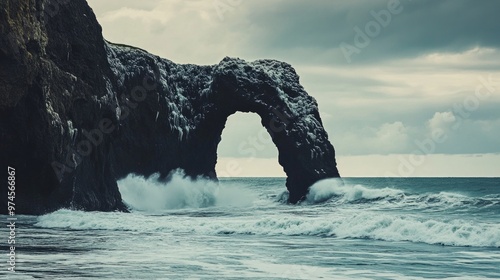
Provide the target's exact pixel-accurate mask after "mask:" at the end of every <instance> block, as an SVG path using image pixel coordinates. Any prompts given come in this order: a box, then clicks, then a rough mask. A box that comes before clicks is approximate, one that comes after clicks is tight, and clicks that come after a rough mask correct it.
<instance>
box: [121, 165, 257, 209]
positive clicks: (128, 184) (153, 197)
mask: <svg viewBox="0 0 500 280" xmlns="http://www.w3.org/2000/svg"><path fill="white" fill-rule="evenodd" d="M118 187H119V189H120V193H121V195H122V198H123V200H124V201H125V203H126V204H127V205H129V206H130V207H131V208H132V209H133V210H139V211H159V210H165V209H181V208H204V207H211V206H218V207H246V206H250V205H252V203H253V201H255V200H256V199H257V197H258V195H257V194H255V193H253V192H251V191H250V190H248V189H245V188H244V187H241V186H238V185H234V184H233V185H227V184H224V185H219V184H218V183H217V182H214V181H209V180H205V179H196V180H195V179H190V178H187V177H186V176H185V175H184V173H183V172H182V171H180V170H179V171H175V172H174V173H173V174H171V180H170V181H169V182H168V183H164V182H161V181H159V180H158V175H153V176H151V177H149V178H144V177H142V176H137V175H129V176H128V177H127V178H125V179H123V180H120V181H118Z"/></svg>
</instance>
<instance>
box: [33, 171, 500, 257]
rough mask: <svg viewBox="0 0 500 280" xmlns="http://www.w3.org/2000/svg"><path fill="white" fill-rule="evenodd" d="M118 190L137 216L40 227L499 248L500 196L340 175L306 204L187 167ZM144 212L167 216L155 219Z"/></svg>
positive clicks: (76, 217)
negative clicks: (378, 183) (410, 188)
mask: <svg viewBox="0 0 500 280" xmlns="http://www.w3.org/2000/svg"><path fill="white" fill-rule="evenodd" d="M119 187H120V191H121V193H122V196H123V198H124V200H125V201H126V202H127V204H129V205H130V207H131V208H132V209H133V210H134V211H133V213H130V214H126V213H86V212H79V211H71V210H60V211H57V212H55V213H52V214H48V215H45V216H41V217H39V218H38V223H37V224H36V225H37V226H40V227H46V228H69V229H72V230H95V229H99V230H112V231H116V230H118V231H122V230H123V231H136V232H145V233H147V232H166V233H168V232H170V233H189V234H198V235H220V234H225V235H227V234H235V235H272V236H280V235H283V236H311V237H314V236H316V237H330V238H341V239H352V238H355V239H372V240H385V241H408V242H417V243H428V244H440V245H449V246H474V247H497V248H498V247H500V224H499V223H498V222H496V220H495V219H488V215H490V214H492V215H493V214H494V215H497V214H498V213H499V211H500V196H499V195H486V196H482V197H473V196H466V195H463V194H458V193H450V192H438V193H421V194H416V193H413V194H411V193H405V192H404V191H402V190H399V189H396V188H384V187H379V188H370V187H368V186H363V185H352V184H351V185H350V184H342V183H340V182H339V181H338V180H336V179H334V180H324V181H321V182H318V183H317V184H315V185H313V186H312V187H311V190H310V192H309V195H308V196H307V198H306V201H305V202H304V203H302V204H301V205H288V204H284V203H281V202H280V201H279V199H278V201H277V200H276V195H274V196H268V195H262V194H263V192H264V191H266V190H267V188H268V187H259V186H257V187H254V188H250V187H249V186H248V185H245V184H241V183H240V184H236V183H228V182H224V183H223V184H222V183H221V184H218V183H217V182H213V181H207V180H192V179H188V178H186V177H185V176H184V174H183V173H182V172H176V173H175V174H173V176H172V180H171V181H170V182H169V183H167V184H165V183H162V182H159V181H158V178H157V177H156V176H153V177H151V178H143V177H138V176H129V177H128V178H126V179H124V180H122V181H120V182H119ZM283 187H284V186H283V185H276V186H274V188H273V189H271V190H270V191H271V192H272V193H278V192H279V191H282V188H283ZM259 190H260V195H259ZM278 198H279V196H278ZM262 200H265V202H261V201H262ZM257 201H259V203H256V202H257ZM429 209H430V210H431V211H429ZM462 210H463V211H462ZM144 211H147V212H148V213H151V212H152V213H155V214H157V213H159V214H160V215H153V216H150V215H147V214H148V213H144ZM461 211H462V212H461ZM488 211H489V212H488ZM457 213H466V214H465V215H457ZM495 213H496V214H495ZM145 214H146V215H145ZM474 215H478V216H480V217H482V219H481V220H477V219H476V218H474V217H475V216H474Z"/></svg>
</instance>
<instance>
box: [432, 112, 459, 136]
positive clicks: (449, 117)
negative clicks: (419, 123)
mask: <svg viewBox="0 0 500 280" xmlns="http://www.w3.org/2000/svg"><path fill="white" fill-rule="evenodd" d="M456 121H457V118H456V117H455V115H454V114H453V112H437V113H435V114H434V116H433V117H432V119H430V120H429V122H428V126H429V129H430V131H431V132H433V131H437V130H440V131H449V130H451V129H452V126H453V124H455V123H456Z"/></svg>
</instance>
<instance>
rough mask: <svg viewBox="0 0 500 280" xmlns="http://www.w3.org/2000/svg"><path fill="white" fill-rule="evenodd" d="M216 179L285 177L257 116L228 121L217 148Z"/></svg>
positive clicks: (239, 116) (239, 114)
mask: <svg viewBox="0 0 500 280" xmlns="http://www.w3.org/2000/svg"><path fill="white" fill-rule="evenodd" d="M216 172H217V177H219V178H228V177H229V178H230V177H286V173H285V172H284V171H283V167H282V166H281V165H280V164H279V161H278V149H277V147H276V145H275V144H274V143H273V140H272V138H271V135H270V134H269V132H268V131H267V129H266V128H265V127H263V126H262V124H261V118H260V116H259V115H258V114H256V113H246V112H236V113H235V114H232V115H230V116H229V117H228V119H227V121H226V124H225V127H224V129H223V131H222V135H221V141H220V142H219V144H218V146H217V164H216Z"/></svg>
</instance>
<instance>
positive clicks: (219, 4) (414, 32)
mask: <svg viewBox="0 0 500 280" xmlns="http://www.w3.org/2000/svg"><path fill="white" fill-rule="evenodd" d="M88 2H89V4H90V6H91V7H92V8H93V10H94V12H95V13H96V15H97V18H98V20H99V22H100V24H101V25H102V27H103V34H104V37H105V38H106V39H107V40H109V41H111V42H116V43H125V44H129V45H134V46H137V47H140V48H143V49H145V50H147V51H149V52H151V53H154V54H156V55H159V56H162V57H165V58H168V59H170V60H172V61H174V62H177V63H194V64H203V65H212V64H217V63H218V62H220V61H221V60H222V59H223V58H224V57H225V56H231V57H239V58H242V59H245V60H249V61H252V60H256V59H262V58H271V59H277V60H282V61H286V62H288V63H290V64H292V65H293V67H294V68H295V69H296V71H297V73H298V74H299V76H300V81H301V84H302V85H303V86H304V88H305V90H306V91H307V92H308V93H309V94H310V95H312V96H313V97H315V98H316V100H317V101H318V103H319V109H320V114H321V117H322V119H323V123H324V126H325V129H326V131H327V132H328V135H329V138H330V141H331V142H332V144H333V145H334V147H335V150H336V153H337V162H338V168H339V171H340V173H341V175H342V176H347V177H368V176H370V177H371V176H376V177H379V176H391V177H414V176H415V177H416V176H432V177H435V176H441V177H451V176H478V177H480V176H488V177H492V176H495V177H500V110H499V109H500V59H499V58H500V36H498V31H499V30H500V20H499V19H498V11H500V1H496V0H440V1H435V0H420V1H411V0H401V1H397V0H353V1H329V0H308V1H303V0H300V1H299V0H247V1H243V0H143V1H131V0H106V1H102V0H88ZM242 147H246V148H245V149H242ZM248 147H250V148H251V149H250V150H252V151H253V152H252V153H248V150H249V149H248ZM243 151H247V152H243ZM218 155H219V161H218V164H217V171H218V174H219V176H229V177H237V176H243V177H245V176H270V177H274V176H285V174H284V173H283V171H282V168H281V167H280V166H279V164H278V162H277V149H276V147H275V146H274V145H273V144H272V142H271V141H270V139H269V137H268V136H267V135H265V133H264V131H263V128H262V126H261V125H260V120H259V117H258V116H257V115H255V114H245V113H237V114H235V115H233V116H231V117H230V118H229V120H228V123H227V125H226V128H225V130H224V132H223V135H222V142H221V143H220V145H219V149H218Z"/></svg>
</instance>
